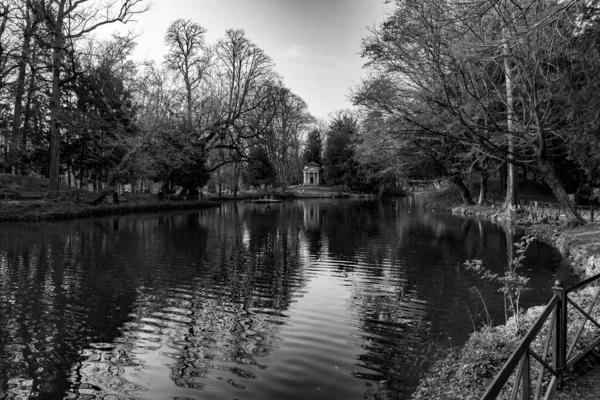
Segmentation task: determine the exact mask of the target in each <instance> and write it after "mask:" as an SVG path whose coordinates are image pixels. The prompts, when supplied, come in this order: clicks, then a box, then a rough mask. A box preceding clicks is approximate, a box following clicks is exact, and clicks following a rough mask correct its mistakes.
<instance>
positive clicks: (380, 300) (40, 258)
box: [0, 197, 573, 400]
mask: <svg viewBox="0 0 600 400" xmlns="http://www.w3.org/2000/svg"><path fill="white" fill-rule="evenodd" d="M518 238H519V235H518V233H516V232H512V231H511V230H510V229H505V228H503V227H502V226H501V225H497V224H493V223H491V222H487V221H480V220H477V219H473V218H463V217H460V216H454V215H449V214H443V213H435V212H425V211H423V210H422V207H420V205H419V202H418V199H417V198H415V197H407V198H401V199H396V200H388V201H383V202H380V201H367V200H335V199H327V200H312V199H310V200H309V199H307V200H298V201H292V202H283V203H277V204H254V203H225V204H223V205H222V206H221V207H220V208H216V209H209V210H201V211H192V212H171V213H162V214H143V215H129V216H115V217H108V218H97V219H87V220H74V221H65V222H44V223H19V224H16V223H4V224H2V225H0V315H1V319H0V398H5V397H6V398H14V399H27V398H29V397H36V398H41V399H105V400H116V399H161V400H163V399H179V400H182V399H231V400H233V399H240V400H242V399H261V400H272V399H282V398H285V399H286V400H291V399H406V398H409V397H410V394H411V393H412V392H413V391H414V389H415V387H416V385H417V384H418V381H419V379H420V378H421V377H422V376H423V373H424V372H425V371H426V369H427V368H428V366H429V365H430V364H431V361H432V357H434V356H435V355H436V354H439V350H440V349H445V348H448V347H449V346H457V345H460V344H462V343H464V341H465V340H466V339H467V338H468V335H469V334H470V333H471V332H473V329H474V327H480V326H481V325H482V324H483V323H485V322H486V321H487V320H488V313H489V318H491V319H492V320H493V321H494V323H496V324H498V323H503V322H504V306H503V299H502V295H501V294H499V293H498V292H497V290H496V289H497V288H493V287H489V285H484V284H483V283H482V282H480V281H479V280H478V278H477V276H475V275H474V273H473V272H471V271H468V270H465V267H464V262H465V261H466V260H470V259H483V260H484V265H485V266H486V267H488V268H489V269H491V270H492V271H494V272H499V273H502V271H504V270H505V269H506V266H507V262H508V261H507V260H508V254H509V253H510V251H511V249H512V248H513V246H511V243H513V242H514V241H516V240H518ZM507 244H508V245H507ZM526 254H527V258H526V260H525V266H524V268H523V273H524V274H525V275H526V276H528V277H529V278H530V286H531V290H530V291H528V292H525V293H524V294H523V298H522V305H523V306H524V307H528V306H531V305H539V304H543V303H545V302H547V301H548V300H549V299H550V297H551V287H552V284H553V282H554V281H555V279H556V278H557V277H558V276H561V277H562V278H564V279H573V277H571V276H569V275H568V273H567V272H565V271H564V270H565V268H564V266H563V264H562V262H561V258H560V255H559V254H558V252H557V251H556V250H555V249H553V248H551V247H549V246H546V245H544V244H542V243H538V242H533V244H532V245H531V246H530V248H529V249H528V251H527V253H526ZM482 298H484V299H485V302H486V303H485V304H486V306H484V304H483V302H482ZM486 309H487V310H488V311H487V312H486Z"/></svg>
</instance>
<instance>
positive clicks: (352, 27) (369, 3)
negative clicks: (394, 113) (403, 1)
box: [106, 0, 389, 119]
mask: <svg viewBox="0 0 600 400" xmlns="http://www.w3.org/2000/svg"><path fill="white" fill-rule="evenodd" d="M388 12H389V6H388V5H386V4H384V0H153V6H152V8H151V9H150V11H148V12H146V13H144V14H141V15H138V16H136V17H135V20H136V21H135V22H130V23H128V24H127V26H126V27H127V29H129V30H133V31H134V32H138V33H141V34H140V36H139V38H138V40H137V41H138V48H137V51H136V54H135V57H136V58H137V59H154V60H156V61H157V62H162V60H163V56H164V53H165V45H164V35H165V32H166V30H167V27H168V26H169V25H170V24H171V23H172V22H173V21H175V20H177V19H179V18H183V19H189V20H192V21H193V22H196V23H198V24H200V25H201V26H203V27H204V28H206V29H207V30H208V32H207V35H206V39H207V42H208V43H211V44H214V43H216V41H217V40H218V39H220V38H222V37H224V35H225V31H226V30H227V29H239V28H241V29H244V30H245V32H246V36H247V37H248V38H249V39H250V40H251V41H252V42H254V43H255V44H256V45H257V46H259V47H260V48H262V49H263V50H264V51H265V53H266V54H267V55H268V56H269V57H271V59H272V60H273V61H274V63H275V70H276V72H277V73H279V74H280V75H281V76H282V77H283V82H284V84H285V85H286V86H287V87H289V88H290V89H291V90H292V92H294V93H295V94H296V95H298V96H300V97H301V98H302V99H304V101H305V102H306V103H307V105H308V109H309V111H310V113H311V114H312V115H313V116H315V117H318V118H324V119H326V118H327V116H328V115H329V114H330V113H331V112H335V111H337V110H342V109H346V108H350V107H351V102H350V101H349V100H348V97H349V94H350V88H351V87H353V86H354V85H355V84H358V83H359V82H360V78H361V77H364V76H366V75H367V72H366V70H364V69H363V68H362V66H363V65H364V63H365V62H366V60H365V59H363V58H361V57H360V50H361V40H362V39H363V38H364V37H366V36H368V34H369V28H373V27H374V26H377V25H379V24H380V23H381V22H382V21H383V20H384V19H385V17H386V15H387V14H388ZM115 28H116V29H120V30H122V29H123V27H117V26H114V27H110V28H108V27H107V28H106V29H115Z"/></svg>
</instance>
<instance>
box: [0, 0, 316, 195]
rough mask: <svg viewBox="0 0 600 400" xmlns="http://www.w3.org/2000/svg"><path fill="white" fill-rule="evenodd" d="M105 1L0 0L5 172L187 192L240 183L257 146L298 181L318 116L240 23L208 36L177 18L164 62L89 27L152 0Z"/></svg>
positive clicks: (282, 173) (127, 40)
mask: <svg viewBox="0 0 600 400" xmlns="http://www.w3.org/2000/svg"><path fill="white" fill-rule="evenodd" d="M102 4H105V3H98V2H93V1H87V0H80V1H70V0H0V140H1V141H2V143H3V149H2V157H1V159H0V161H1V168H2V169H3V170H4V172H7V173H18V174H35V175H40V176H46V177H49V178H50V190H58V186H59V183H64V184H69V185H71V186H84V185H87V184H90V183H93V184H94V185H95V186H96V187H100V186H101V185H111V186H112V185H116V184H119V183H137V184H139V183H140V182H144V181H148V182H150V181H153V182H162V183H163V184H165V185H166V186H167V188H173V187H174V186H180V187H183V189H184V191H188V192H191V191H193V190H195V189H196V188H197V187H198V186H201V185H204V184H205V183H206V182H207V181H208V180H209V179H210V178H211V176H214V177H215V179H216V180H217V181H219V182H221V181H222V180H223V179H225V177H227V176H229V175H231V176H232V180H233V181H234V182H235V190H237V183H238V182H240V181H242V178H243V175H244V173H247V170H248V168H247V164H248V162H249V160H250V159H251V158H252V156H253V155H254V157H255V158H256V156H257V154H259V153H264V154H266V157H267V158H268V163H269V165H270V168H272V169H273V170H274V171H275V177H276V183H277V184H287V183H290V182H292V181H298V180H299V179H300V176H301V168H302V163H303V158H302V135H303V134H304V132H305V131H307V130H308V129H309V127H311V126H313V125H314V118H313V117H312V116H311V115H310V114H309V112H308V110H307V107H306V104H305V103H304V101H303V100H302V99H301V98H300V97H298V96H297V95H295V94H294V93H292V92H291V91H290V89H288V88H287V87H286V86H285V85H284V84H283V82H282V78H281V77H280V76H278V74H277V73H276V72H275V71H274V64H273V62H272V60H271V59H270V58H269V56H268V55H267V54H265V52H264V51H263V50H262V49H260V48H259V47H258V46H257V45H256V44H254V43H253V42H252V41H251V40H250V39H249V38H248V37H247V36H246V34H245V32H244V31H243V30H233V29H232V30H228V31H226V33H225V35H224V37H222V38H221V39H220V40H218V41H217V42H216V43H207V42H206V38H205V36H206V29H205V28H203V27H202V26H201V25H199V24H197V23H195V22H193V21H189V20H184V19H180V20H177V21H175V22H173V23H172V24H171V25H170V26H169V28H168V30H167V32H165V42H164V45H165V46H166V49H167V52H166V56H165V58H164V60H160V61H159V62H158V63H154V62H144V63H139V62H135V61H134V60H133V59H132V54H133V51H134V49H135V45H136V44H135V39H136V38H135V37H134V36H132V35H114V36H112V38H111V39H109V40H97V39H95V38H94V37H93V36H92V34H93V33H94V31H95V30H96V29H97V28H98V27H100V26H101V25H105V24H112V23H119V22H128V21H129V20H130V19H131V18H132V17H133V16H135V15H136V14H139V13H142V12H145V11H147V8H148V4H149V3H147V2H146V1H145V0H118V1H114V2H110V5H102ZM157 45H158V44H157ZM246 180H247V181H248V182H252V177H250V176H247V177H246ZM219 185H220V184H219Z"/></svg>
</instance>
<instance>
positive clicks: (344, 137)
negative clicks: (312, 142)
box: [323, 115, 358, 187]
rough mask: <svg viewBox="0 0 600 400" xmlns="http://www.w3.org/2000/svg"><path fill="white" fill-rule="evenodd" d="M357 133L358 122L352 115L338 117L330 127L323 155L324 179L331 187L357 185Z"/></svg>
mask: <svg viewBox="0 0 600 400" xmlns="http://www.w3.org/2000/svg"><path fill="white" fill-rule="evenodd" d="M357 131H358V121H357V120H356V118H354V116H352V115H341V116H338V117H336V118H335V119H334V120H333V121H332V122H331V124H330V125H329V132H328V133H327V140H326V143H325V144H326V145H325V153H324V155H323V169H324V170H325V174H324V175H325V176H324V177H325V180H326V182H327V183H328V184H329V185H348V186H350V187H352V186H354V185H355V184H356V183H357V182H356V177H357V174H358V171H357V162H356V161H355V159H354V148H353V145H352V140H353V139H354V137H355V136H356V133H357Z"/></svg>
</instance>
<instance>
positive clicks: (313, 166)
mask: <svg viewBox="0 0 600 400" xmlns="http://www.w3.org/2000/svg"><path fill="white" fill-rule="evenodd" d="M303 172H304V185H320V184H321V164H319V163H316V162H314V161H311V162H309V163H308V164H306V165H305V166H304V170H303Z"/></svg>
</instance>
